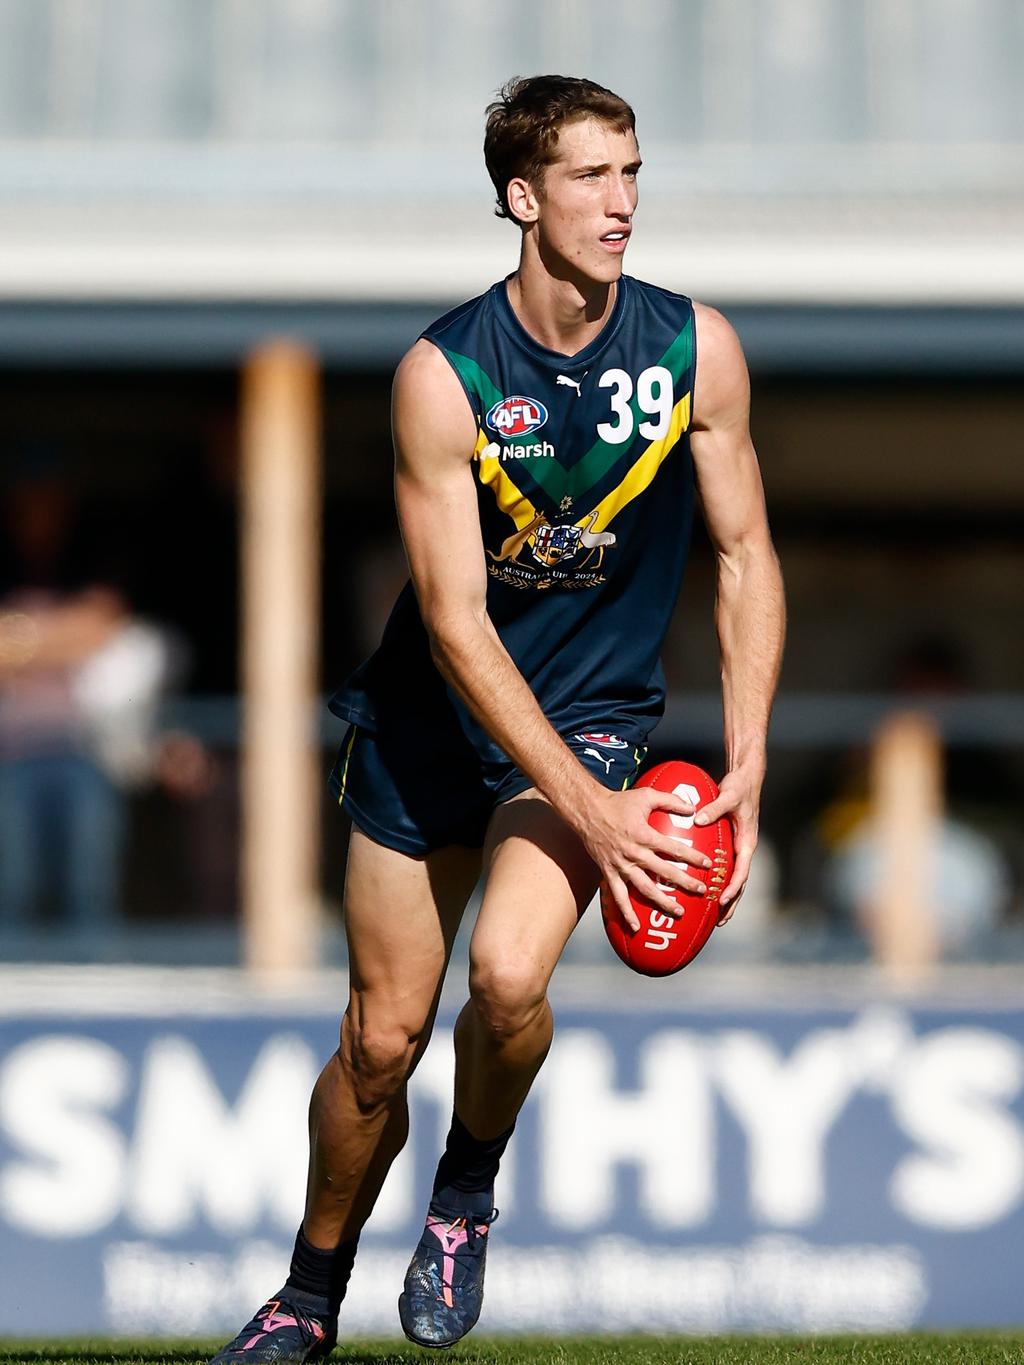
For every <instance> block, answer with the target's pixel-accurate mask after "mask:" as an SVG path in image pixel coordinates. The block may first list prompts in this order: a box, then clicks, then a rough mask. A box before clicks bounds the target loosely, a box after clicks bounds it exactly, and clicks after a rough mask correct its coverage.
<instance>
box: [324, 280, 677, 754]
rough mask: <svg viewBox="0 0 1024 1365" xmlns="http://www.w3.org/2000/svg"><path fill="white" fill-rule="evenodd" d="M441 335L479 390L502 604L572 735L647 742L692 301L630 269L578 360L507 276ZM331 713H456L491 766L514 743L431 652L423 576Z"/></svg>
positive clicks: (669, 594)
mask: <svg viewBox="0 0 1024 1365" xmlns="http://www.w3.org/2000/svg"><path fill="white" fill-rule="evenodd" d="M423 335H424V336H425V337H426V338H427V339H428V340H429V341H431V342H432V343H433V344H434V345H435V346H437V347H438V349H439V350H440V351H441V352H442V354H443V355H444V356H445V357H446V359H447V360H448V363H449V364H450V365H451V366H452V369H453V370H454V371H455V373H456V374H457V375H458V377H459V379H460V381H461V382H462V386H463V388H464V389H465V392H466V397H467V398H468V400H469V404H470V407H471V408H472V411H473V415H474V418H475V420H476V428H477V438H476V448H475V452H474V455H473V476H474V479H475V482H476V490H477V500H478V503H479V509H480V525H481V529H482V533H483V543H484V553H485V556H486V563H487V574H488V589H487V610H488V614H489V616H490V619H491V621H492V622H493V624H494V627H495V629H496V630H497V632H498V634H499V636H500V637H501V640H502V643H503V644H504V646H505V648H506V649H507V650H508V652H509V654H510V656H511V658H512V660H513V662H514V663H515V665H516V667H517V668H518V669H519V671H520V672H521V673H522V674H523V676H524V678H525V679H526V680H527V682H528V683H529V684H530V687H531V689H532V690H533V692H534V694H535V695H536V697H537V700H538V701H539V703H540V705H541V708H542V709H543V711H544V713H545V715H546V716H547V717H548V719H549V720H550V721H551V723H552V724H553V725H554V727H555V728H556V729H557V730H558V731H559V732H560V733H562V734H569V733H571V732H573V731H576V730H587V729H597V728H600V729H602V730H610V731H612V732H614V733H616V734H618V735H620V736H622V737H623V738H625V739H629V740H631V741H633V742H637V743H639V742H642V740H643V739H644V737H645V736H646V735H647V732H648V731H649V730H650V729H651V727H652V725H653V724H654V723H655V721H656V720H657V719H658V718H659V717H660V715H661V714H662V711H663V709H664V690H665V689H664V680H663V677H662V673H661V666H660V663H659V654H660V651H661V645H662V641H663V639H664V637H665V632H666V630H667V629H668V624H669V619H670V617H671V614H672V610H673V607H674V605H675V601H676V597H677V596H678V592H679V586H680V583H681V581H682V576H683V569H684V566H685V563H686V556H687V551H688V547H689V539H690V526H691V521H692V516H693V501H694V485H693V470H692V464H691V459H690V451H689V437H688V432H689V427H690V415H691V406H692V401H693V380H694V364H695V352H694V318H693V306H692V304H691V302H690V300H689V299H688V298H685V297H684V296H682V295H679V294H672V293H669V292H668V291H666V290H664V289H658V288H655V287H654V286H652V285H649V284H644V283H642V282H641V281H639V280H635V279H632V278H630V277H628V276H624V277H623V278H622V279H621V280H620V282H619V287H618V290H617V294H616V300H615V305H614V308H613V311H612V314H611V316H610V317H609V319H608V321H607V323H606V324H605V326H604V328H603V329H602V330H601V332H600V333H599V335H598V336H596V337H595V338H594V340H593V341H592V342H591V343H590V344H589V345H588V346H586V347H585V348H584V349H583V350H582V351H579V352H578V353H577V354H576V355H574V356H564V355H560V354H559V353H558V352H557V351H551V350H548V349H547V348H546V347H544V346H542V345H540V344H539V343H538V342H537V341H535V340H534V339H533V338H532V337H531V336H530V335H529V334H528V333H527V331H526V330H525V328H524V327H523V326H522V324H521V323H520V322H519V320H518V319H517V317H516V315H515V313H514V312H513V310H512V307H511V305H510V303H509V301H508V295H507V292H506V287H505V282H504V281H502V282H500V283H498V284H496V285H494V286H493V287H492V288H491V289H490V290H488V292H487V293H486V294H483V295H482V296H481V297H480V298H477V299H473V300H472V301H470V302H469V303H466V304H463V305H462V306H461V307H459V308H456V309H454V310H453V311H452V312H450V313H448V314H446V315H445V316H444V317H442V318H440V319H439V320H438V321H437V322H435V323H433V325H432V326H430V327H429V328H427V330H426V331H425V332H424V333H423ZM331 709H332V710H333V711H334V712H335V713H336V714H337V715H340V716H343V717H344V718H345V719H347V720H350V721H353V722H354V723H356V724H357V725H361V726H364V727H367V728H369V729H371V730H372V729H375V728H377V727H379V726H382V725H385V724H389V723H391V722H390V721H389V717H390V718H393V719H394V720H395V721H398V720H399V719H400V718H404V723H405V724H406V725H407V724H408V721H409V717H410V713H412V714H413V715H415V716H416V718H417V719H418V720H420V719H422V720H423V721H425V723H426V724H428V725H430V726H433V727H435V728H437V727H439V726H440V727H441V728H442V730H443V729H444V728H446V727H447V726H448V724H449V723H450V722H451V721H452V720H454V721H455V722H456V723H457V724H458V726H459V728H460V729H461V731H462V732H463V733H464V734H465V735H466V736H467V737H468V738H469V739H470V741H471V743H472V744H473V746H474V748H476V750H477V751H478V753H479V754H480V756H481V759H482V760H483V761H485V762H487V761H494V760H495V759H496V757H498V756H500V754H501V751H500V750H499V749H498V748H497V746H496V745H494V743H493V742H492V741H491V740H490V738H489V737H488V736H487V734H486V732H485V731H484V730H483V728H482V727H481V726H479V725H478V724H477V723H476V722H475V721H474V720H473V718H472V717H471V716H470V715H469V713H468V712H467V711H466V709H465V707H464V706H463V705H462V703H461V702H460V701H459V700H458V698H457V697H456V696H455V694H454V693H453V692H452V691H451V689H449V688H448V687H447V686H446V684H445V682H444V680H443V679H442V678H441V676H440V674H439V673H438V672H437V670H436V668H435V667H434V664H433V662H432V660H431V657H430V650H429V647H428V643H427V637H426V632H425V630H424V627H423V624H422V621H421V619H420V615H419V610H418V607H417V604H416V598H415V595H414V593H413V590H412V586H411V584H407V585H406V587H405V589H404V591H403V592H402V594H401V595H400V597H399V599H398V602H397V604H396V606H395V608H394V610H393V612H392V614H391V617H390V619H389V621H388V623H387V626H386V628H385V631H384V636H383V640H382V643H381V646H380V648H379V649H378V650H377V652H376V654H374V655H373V656H372V657H371V658H370V659H369V660H368V661H367V663H365V664H364V665H363V666H362V667H361V668H360V669H358V670H357V672H356V673H355V674H353V676H352V677H351V678H350V679H349V681H348V683H347V684H346V685H345V687H344V688H343V689H342V690H341V691H340V692H339V693H337V694H336V695H335V697H334V698H332V701H331Z"/></svg>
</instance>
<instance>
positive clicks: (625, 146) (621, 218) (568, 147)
mask: <svg viewBox="0 0 1024 1365" xmlns="http://www.w3.org/2000/svg"><path fill="white" fill-rule="evenodd" d="M639 169H640V152H639V149H638V147H637V143H636V138H635V136H634V135H633V133H631V132H628V133H620V132H619V131H618V129H617V128H613V127H611V126H610V125H609V124H607V123H599V122H597V121H596V120H594V119H587V120H586V121H584V122H580V123H569V124H566V125H565V126H564V127H563V128H562V129H561V131H560V132H559V135H558V157H557V160H555V161H554V162H553V163H552V164H551V165H549V166H548V167H547V168H546V170H545V172H544V179H543V182H542V184H541V185H540V186H538V187H537V194H536V210H537V217H536V224H537V232H538V245H539V247H540V250H541V255H542V258H544V259H546V260H547V262H548V263H549V265H550V266H554V265H555V263H556V262H557V261H558V260H560V261H562V262H564V263H565V265H567V266H568V267H569V268H570V270H572V271H573V272H578V273H579V275H581V276H582V277H583V278H585V279H588V280H594V281H595V282H600V283H611V282H612V281H614V280H617V279H618V278H619V276H620V275H621V274H622V257H623V254H624V253H625V250H626V246H627V244H628V242H629V234H630V232H631V230H632V220H633V214H634V212H635V211H636V201H637V188H636V177H637V172H638V171H639ZM554 273H560V272H558V271H557V270H556V271H555V272H554Z"/></svg>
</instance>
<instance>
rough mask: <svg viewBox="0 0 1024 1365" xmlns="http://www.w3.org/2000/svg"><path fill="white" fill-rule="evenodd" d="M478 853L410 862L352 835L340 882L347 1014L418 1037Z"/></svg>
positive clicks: (356, 832) (447, 852) (455, 852)
mask: <svg viewBox="0 0 1024 1365" xmlns="http://www.w3.org/2000/svg"><path fill="white" fill-rule="evenodd" d="M479 872H480V851H479V849H469V848H461V847H457V846H453V847H450V848H444V849H439V850H437V851H436V852H434V853H429V854H427V855H426V856H425V857H422V858H414V857H411V856H409V855H408V854H406V853H401V852H399V851H398V850H397V849H393V848H386V847H384V845H382V844H378V843H376V842H375V841H374V840H373V839H371V838H370V837H369V836H368V835H366V834H364V833H363V832H362V830H360V829H357V828H353V830H352V837H351V840H350V843H349V854H348V867H347V870H346V875H345V898H344V916H345V932H346V937H347V939H348V953H349V980H350V1003H349V1008H350V1013H352V1012H354V1015H355V1017H354V1021H353V1022H354V1023H356V1024H357V1025H361V1024H363V1023H364V1022H366V1020H367V1018H368V1017H372V1019H373V1020H374V1021H380V1022H383V1021H388V1022H390V1023H393V1024H395V1025H398V1026H401V1027H403V1028H405V1029H406V1030H407V1031H408V1032H409V1034H410V1036H412V1035H413V1034H415V1033H418V1032H419V1031H420V1030H421V1029H422V1028H423V1027H424V1025H425V1022H426V1021H427V1020H428V1019H429V1017H430V1016H431V1015H432V1012H433V1008H434V1006H435V1003H436V998H437V995H438V992H439V990H440V986H441V982H442V980H443V978H444V972H445V967H446V965H447V962H448V958H449V955H450V953H451V949H452V944H453V943H454V941H455V935H456V933H457V932H458V928H459V923H460V921H461V919H462V914H463V911H464V910H465V908H466V902H467V901H468V900H469V897H470V895H471V893H472V890H473V887H474V885H475V883H476V880H477V877H478V876H479Z"/></svg>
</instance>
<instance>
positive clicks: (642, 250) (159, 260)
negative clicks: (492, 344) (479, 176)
mask: <svg viewBox="0 0 1024 1365" xmlns="http://www.w3.org/2000/svg"><path fill="white" fill-rule="evenodd" d="M511 245H512V244H511V243H510V242H508V241H505V240H504V239H500V240H499V239H497V238H495V239H493V240H490V239H488V240H484V239H481V238H473V237H469V238H468V239H461V240H456V239H455V238H453V240H452V241H451V242H445V243H443V244H441V245H438V243H437V242H436V241H434V242H431V243H430V244H428V245H425V244H424V243H422V242H418V241H416V240H415V239H409V240H400V239H397V240H396V239H391V240H385V241H380V240H359V239H353V238H344V239H331V238H329V237H327V236H326V235H324V236H320V235H318V236H314V237H304V236H301V235H294V236H284V235H274V236H269V237H263V238H259V237H256V238H250V239H248V240H239V239H238V238H235V237H232V238H230V239H222V240H218V239H216V238H208V237H204V238H201V239H198V240H191V241H189V240H163V239H155V238H146V237H143V236H138V237H132V236H130V235H126V236H124V237H123V238H121V239H120V240H110V239H106V240H98V239H89V238H84V239H83V238H81V237H79V238H77V239H75V240H58V239H56V238H53V239H46V238H38V237H37V238H31V237H29V236H28V235H25V236H21V235H18V236H16V237H15V236H11V235H9V234H3V233H0V302H2V301H7V302H11V301H19V300H21V301H26V302H27V301H38V300H48V301H67V300H71V299H89V300H95V301H131V300H138V299H146V300H157V301H160V300H166V301H168V302H184V301H201V300H231V301H245V300H250V299H251V300H260V301H268V300H277V299H280V300H299V301H309V302H315V301H319V302H342V303H343V302H388V301H390V302H419V301H437V300H443V299H446V298H452V299H457V298H466V297H470V296H472V295H473V294H476V293H479V292H480V290H481V289H483V288H484V287H485V286H486V285H487V284H489V283H490V282H491V281H492V280H494V279H497V278H500V277H501V276H502V275H503V274H506V273H507V272H508V271H509V270H510V269H511V268H512V267H513V266H514V263H515V262H514V256H513V254H512V252H511V251H510V246H511ZM626 268H627V270H628V271H629V273H631V274H634V275H638V276H640V277H642V278H644V279H648V280H652V281H654V282H656V283H658V284H661V285H663V286H665V287H666V288H672V289H678V290H680V291H682V292H686V293H689V294H692V295H694V296H696V297H699V298H705V299H709V300H713V301H715V302H717V303H782V304H801V303H807V304H823V303H826V304H829V303H830V304H837V305H856V304H887V305H901V304H906V305H915V304H952V305H968V304H975V305H987V306H998V305H1014V304H1022V303H1024V252H1021V250H1020V248H1019V245H1018V244H1017V243H1016V242H1015V241H1014V240H1013V238H1012V237H1011V236H1009V235H1007V236H1006V237H1001V236H998V235H995V234H988V233H985V234H981V233H979V234H977V235H965V234H957V235H952V234H950V235H944V236H934V237H928V238H924V237H922V236H919V235H915V236H904V235H898V234H889V235H883V234H875V235H866V234H864V233H863V232H862V233H858V234H857V235H850V236H844V235H842V234H839V233H819V234H815V235H808V236H794V235H786V236H780V237H778V238H772V237H767V238H766V237H754V236H751V237H749V238H744V237H740V236H731V237H729V238H727V239H724V240H723V239H717V240H712V239H710V238H708V237H694V236H692V235H684V234H680V238H679V239H678V240H674V239H668V238H666V237H664V236H659V237H653V236H648V237H646V238H645V240H644V241H643V242H638V243H636V244H634V246H633V248H632V249H631V251H630V255H629V258H628V261H627V266H626Z"/></svg>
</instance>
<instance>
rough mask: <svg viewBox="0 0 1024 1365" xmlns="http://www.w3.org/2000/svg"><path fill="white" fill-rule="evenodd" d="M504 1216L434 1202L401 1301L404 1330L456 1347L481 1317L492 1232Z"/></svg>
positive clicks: (426, 1342)
mask: <svg viewBox="0 0 1024 1365" xmlns="http://www.w3.org/2000/svg"><path fill="white" fill-rule="evenodd" d="M497 1216H498V1210H497V1209H492V1210H491V1211H490V1213H488V1214H479V1213H477V1214H474V1213H467V1212H466V1211H465V1210H463V1211H462V1212H459V1211H458V1210H454V1209H447V1208H442V1207H441V1206H440V1205H437V1204H431V1206H430V1211H429V1213H428V1214H427V1221H426V1225H425V1226H424V1228H423V1235H422V1237H421V1238H420V1240H419V1244H418V1246H417V1247H416V1250H415V1252H414V1253H413V1258H412V1260H411V1261H410V1263H409V1269H408V1270H407V1271H406V1275H405V1289H404V1290H403V1292H402V1296H401V1298H400V1299H399V1300H398V1316H399V1318H400V1319H401V1323H402V1331H403V1332H404V1333H405V1335H406V1336H407V1337H408V1338H409V1340H410V1341H414V1342H415V1343H416V1345H417V1346H452V1345H454V1343H455V1342H457V1341H459V1340H461V1338H462V1337H464V1336H465V1335H466V1333H467V1332H468V1331H470V1330H471V1329H472V1328H473V1327H475V1326H476V1322H477V1319H478V1318H479V1316H480V1308H481V1306H482V1304H483V1300H484V1266H485V1264H486V1261H487V1234H488V1231H489V1229H490V1226H491V1224H492V1223H493V1222H494V1220H495V1219H496V1218H497Z"/></svg>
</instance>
